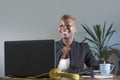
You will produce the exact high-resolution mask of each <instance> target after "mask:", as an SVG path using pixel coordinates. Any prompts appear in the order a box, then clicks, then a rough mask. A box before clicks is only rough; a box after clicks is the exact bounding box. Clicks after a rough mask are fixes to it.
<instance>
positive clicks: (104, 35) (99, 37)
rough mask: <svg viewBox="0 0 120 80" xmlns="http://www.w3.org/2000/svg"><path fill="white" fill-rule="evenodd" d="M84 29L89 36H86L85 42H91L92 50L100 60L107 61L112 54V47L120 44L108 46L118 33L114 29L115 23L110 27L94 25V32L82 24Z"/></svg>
mask: <svg viewBox="0 0 120 80" xmlns="http://www.w3.org/2000/svg"><path fill="white" fill-rule="evenodd" d="M82 27H83V29H84V30H85V31H86V32H87V34H88V36H84V40H83V41H88V42H90V48H91V51H92V52H93V54H94V55H95V56H96V57H97V58H98V59H99V60H104V61H106V60H107V58H108V57H109V56H110V54H111V52H110V51H111V50H114V49H113V48H112V47H113V46H115V45H118V44H113V45H108V43H109V41H110V39H111V38H112V36H113V34H114V33H115V32H116V30H115V29H113V23H112V24H110V25H109V26H107V25H106V22H104V25H103V26H101V25H100V24H97V25H94V26H93V30H92V29H90V28H89V27H88V26H87V25H86V24H82Z"/></svg>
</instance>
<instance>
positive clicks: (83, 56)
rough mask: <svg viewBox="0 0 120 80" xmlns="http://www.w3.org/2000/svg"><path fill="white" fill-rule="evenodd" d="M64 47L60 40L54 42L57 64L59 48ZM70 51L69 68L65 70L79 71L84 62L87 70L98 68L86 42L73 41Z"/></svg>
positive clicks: (81, 69) (59, 53)
mask: <svg viewBox="0 0 120 80" xmlns="http://www.w3.org/2000/svg"><path fill="white" fill-rule="evenodd" d="M63 47H64V44H63V42H62V40H60V41H57V42H56V63H57V65H56V66H58V64H59V61H60V59H61V56H62V54H63V53H62V51H61V49H62V48H63ZM70 47H71V51H70V53H69V58H70V68H69V69H68V70H67V71H68V72H72V73H79V72H81V71H83V70H84V63H85V64H86V65H87V67H88V69H87V70H93V69H97V68H98V63H97V61H96V59H95V58H94V56H93V54H92V53H91V51H90V48H89V46H88V44H87V43H79V42H76V41H73V42H72V44H71V46H70Z"/></svg>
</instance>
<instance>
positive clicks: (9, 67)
mask: <svg viewBox="0 0 120 80" xmlns="http://www.w3.org/2000/svg"><path fill="white" fill-rule="evenodd" d="M4 47H5V48H4V49H5V76H9V75H13V76H15V77H27V76H36V75H40V74H43V73H48V72H49V71H50V69H52V68H55V67H56V66H55V65H56V61H55V54H54V53H55V46H54V40H29V41H5V43H4Z"/></svg>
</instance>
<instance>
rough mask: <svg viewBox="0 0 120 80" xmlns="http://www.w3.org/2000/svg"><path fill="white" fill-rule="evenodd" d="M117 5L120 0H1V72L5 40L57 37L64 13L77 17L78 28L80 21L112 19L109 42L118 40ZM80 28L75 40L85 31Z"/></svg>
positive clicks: (119, 20) (1, 71)
mask: <svg viewBox="0 0 120 80" xmlns="http://www.w3.org/2000/svg"><path fill="white" fill-rule="evenodd" d="M119 8H120V0H0V76H4V41H6V40H33V39H55V40H59V34H58V32H57V26H58V25H59V18H60V17H61V16H62V15H63V14H65V13H68V14H71V15H73V16H75V17H76V19H77V21H78V25H79V31H82V28H81V24H83V23H86V24H88V25H94V24H103V23H104V21H105V20H106V21H107V24H108V25H109V24H110V23H112V22H114V27H115V28H116V29H117V33H116V34H115V36H114V38H113V39H112V41H111V43H114V42H118V43H120V38H119V35H120V9H119ZM79 31H78V32H77V33H76V40H78V41H81V40H82V38H83V36H82V35H83V34H84V32H79ZM80 33H81V34H82V35H80ZM117 48H118V49H120V47H117Z"/></svg>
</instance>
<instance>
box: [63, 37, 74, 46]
mask: <svg viewBox="0 0 120 80" xmlns="http://www.w3.org/2000/svg"><path fill="white" fill-rule="evenodd" d="M72 42H73V39H63V43H64V44H65V46H70V45H71V44H72Z"/></svg>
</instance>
